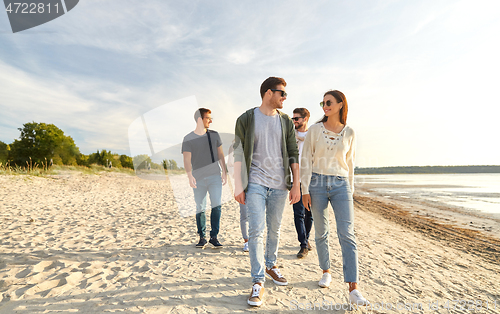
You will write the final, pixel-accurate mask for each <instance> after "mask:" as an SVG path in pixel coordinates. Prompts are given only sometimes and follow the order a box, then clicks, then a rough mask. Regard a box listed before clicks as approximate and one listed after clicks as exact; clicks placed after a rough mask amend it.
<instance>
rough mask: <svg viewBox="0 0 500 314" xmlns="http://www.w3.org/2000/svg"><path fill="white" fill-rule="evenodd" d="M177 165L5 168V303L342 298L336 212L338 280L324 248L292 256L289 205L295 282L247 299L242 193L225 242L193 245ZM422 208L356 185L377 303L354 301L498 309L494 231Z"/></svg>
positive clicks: (137, 307) (285, 307)
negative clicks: (151, 173)
mask: <svg viewBox="0 0 500 314" xmlns="http://www.w3.org/2000/svg"><path fill="white" fill-rule="evenodd" d="M160 179H161V178H160ZM170 179H171V180H169V181H167V180H143V179H140V178H138V177H134V176H128V175H123V174H110V173H108V174H104V173H103V174H101V175H82V174H77V173H73V174H69V175H61V176H52V177H33V176H22V175H16V176H8V175H2V176H0V313H52V312H54V313H55V312H65V313H66V312H78V313H108V312H121V313H234V312H236V313H238V312H246V311H259V312H264V313H272V312H276V313H277V312H295V311H294V310H296V309H304V310H307V309H311V308H313V309H314V306H316V311H322V310H321V307H323V310H324V309H328V310H329V311H332V312H336V313H344V312H346V310H345V309H346V308H347V304H346V302H347V285H346V284H345V283H343V277H342V258H341V253H340V246H339V244H338V240H337V237H336V233H335V223H334V220H333V215H331V216H330V219H331V226H332V235H331V240H330V245H331V258H332V265H333V266H332V277H333V281H332V284H331V286H330V288H328V289H324V288H320V287H319V286H318V280H319V279H320V277H321V271H320V269H319V266H318V260H317V254H316V251H315V248H314V249H313V250H312V251H311V252H310V253H309V255H308V256H307V257H306V258H304V259H300V260H299V259H297V258H296V254H297V252H298V250H299V245H298V241H297V239H296V238H297V236H296V232H295V228H294V225H293V211H292V207H291V205H287V207H286V208H285V214H284V217H283V224H282V231H281V241H280V251H279V259H278V266H279V267H280V268H282V273H283V274H284V276H285V277H286V278H287V279H288V281H289V283H290V284H289V285H288V286H286V287H279V286H276V285H275V284H274V283H272V282H271V281H266V284H265V288H266V293H265V298H264V305H263V306H262V307H261V308H258V309H256V308H251V307H249V306H248V305H247V303H246V300H247V296H248V294H249V293H250V288H251V278H250V261H249V257H248V253H244V252H243V251H242V247H243V242H242V239H241V233H240V229H239V207H238V205H237V203H236V202H235V201H234V200H228V201H227V202H226V203H225V204H224V205H223V214H222V221H221V225H222V230H221V233H220V236H219V239H220V241H221V242H222V243H223V244H224V248H223V249H220V250H217V249H212V248H210V247H207V248H205V249H197V248H195V247H194V245H195V244H196V242H197V240H198V239H197V236H196V225H195V219H194V217H193V216H191V215H190V208H191V207H190V206H191V205H186V204H188V203H189V202H192V199H190V196H189V191H188V190H189V189H187V190H186V191H185V192H186V193H185V194H182V193H181V192H180V191H182V188H181V186H182V185H183V184H184V185H185V184H186V181H185V178H183V177H182V176H176V177H170ZM176 189H177V192H175V193H174V191H175V190H176ZM227 189H228V188H227V187H226V192H225V193H226V194H228V190H227ZM174 194H175V195H176V196H177V198H175V197H174ZM229 194H230V191H229ZM419 206H420V207H419ZM417 210H418V211H419V212H418V213H417V212H416V211H417ZM426 210H427V211H426ZM441 210H443V209H441ZM426 212H427V213H432V211H428V208H427V209H426V206H424V205H421V204H420V205H419V204H417V203H415V204H412V205H411V206H408V204H404V203H399V202H398V201H397V200H387V199H383V198H381V197H378V196H370V195H369V194H366V193H363V191H362V190H360V191H359V193H358V192H357V194H356V195H355V216H356V236H357V241H358V249H359V264H360V290H361V291H362V293H363V294H364V296H365V297H366V298H367V299H369V300H370V301H371V302H372V305H373V306H372V307H371V308H359V309H354V310H352V311H349V312H350V313H358V312H359V313H364V312H367V313H385V312H407V313H421V312H422V313H423V312H429V313H430V312H433V313H449V312H451V313H469V312H471V310H472V309H477V310H478V312H481V313H500V245H499V242H498V241H497V240H496V239H497V238H496V236H495V235H497V234H495V233H494V232H493V231H487V230H478V231H474V230H472V229H470V228H465V226H463V225H461V223H460V221H458V220H457V221H453V219H454V218H453V217H455V216H453V215H454V214H453V213H454V211H452V210H450V211H449V213H447V215H450V217H452V218H451V219H450V220H449V221H446V220H443V219H441V220H440V219H439V217H434V216H432V215H431V216H426V215H425V213H426ZM492 226H494V222H493V223H492ZM492 230H493V229H492ZM312 237H314V233H313V235H312ZM311 243H312V245H313V247H315V245H314V241H311ZM454 300H459V301H462V300H464V302H462V303H460V302H454ZM466 301H471V302H469V303H465V302H466ZM495 301H496V305H495ZM436 302H437V304H436ZM446 302H448V303H446ZM479 302H481V305H482V309H481V310H480V311H479ZM419 303H420V304H422V309H420V308H417V306H418V304H419ZM429 303H430V304H429ZM342 305H344V309H343V308H342ZM436 305H437V306H438V307H439V308H440V309H439V311H434V310H433V308H434V307H435V306H436ZM446 305H448V307H450V308H451V309H452V310H451V311H448V310H447V309H443V306H446ZM391 306H392V307H394V310H392V311H389V310H387V308H391ZM495 306H496V308H495ZM461 307H463V308H462V309H461ZM487 307H488V308H487ZM307 312H309V311H307Z"/></svg>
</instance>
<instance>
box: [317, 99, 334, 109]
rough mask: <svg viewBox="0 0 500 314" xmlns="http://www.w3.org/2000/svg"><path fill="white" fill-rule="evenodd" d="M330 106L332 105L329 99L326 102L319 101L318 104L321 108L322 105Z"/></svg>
mask: <svg viewBox="0 0 500 314" xmlns="http://www.w3.org/2000/svg"><path fill="white" fill-rule="evenodd" d="M325 105H326V106H327V107H330V106H331V105H332V102H331V101H330V100H327V101H326V103H325V102H324V101H322V102H320V103H319V106H320V107H321V108H323V107H324V106H325Z"/></svg>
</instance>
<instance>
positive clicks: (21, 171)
mask: <svg viewBox="0 0 500 314" xmlns="http://www.w3.org/2000/svg"><path fill="white" fill-rule="evenodd" d="M67 172H73V173H82V174H88V175H97V174H100V173H102V172H104V173H112V172H113V173H124V174H128V175H135V171H134V170H133V169H129V168H106V167H104V166H100V165H96V164H94V165H91V166H90V167H85V166H58V165H56V166H47V165H46V164H43V165H39V164H37V163H35V164H34V165H33V164H29V163H27V165H26V167H19V166H17V165H15V166H11V165H10V164H9V163H7V164H2V163H1V162H0V175H6V174H8V175H32V176H46V175H58V174H62V173H67Z"/></svg>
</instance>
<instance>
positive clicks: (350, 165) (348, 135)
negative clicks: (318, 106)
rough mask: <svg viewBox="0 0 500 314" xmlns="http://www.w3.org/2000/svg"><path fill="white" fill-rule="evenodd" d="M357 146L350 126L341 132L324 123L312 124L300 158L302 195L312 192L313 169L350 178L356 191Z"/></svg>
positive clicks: (325, 173)
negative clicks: (330, 128) (355, 164)
mask: <svg viewBox="0 0 500 314" xmlns="http://www.w3.org/2000/svg"><path fill="white" fill-rule="evenodd" d="M355 149H356V137H355V134H354V130H353V129H352V128H350V127H349V126H347V125H346V126H344V128H343V129H342V131H340V133H335V132H332V131H329V130H327V129H326V128H325V127H324V125H323V123H321V122H319V123H316V124H313V125H312V126H311V127H309V131H308V132H307V135H306V139H305V140H304V147H303V148H302V158H301V161H300V181H301V185H302V194H309V184H310V183H311V176H312V173H313V172H315V173H318V174H323V175H331V176H341V177H346V178H349V184H350V186H351V191H352V192H353V193H354V158H355V155H356V154H355Z"/></svg>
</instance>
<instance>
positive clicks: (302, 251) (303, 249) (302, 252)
mask: <svg viewBox="0 0 500 314" xmlns="http://www.w3.org/2000/svg"><path fill="white" fill-rule="evenodd" d="M308 253H309V250H308V249H307V248H306V247H301V248H300V251H299V253H297V258H304V257H306V256H307V254H308Z"/></svg>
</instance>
